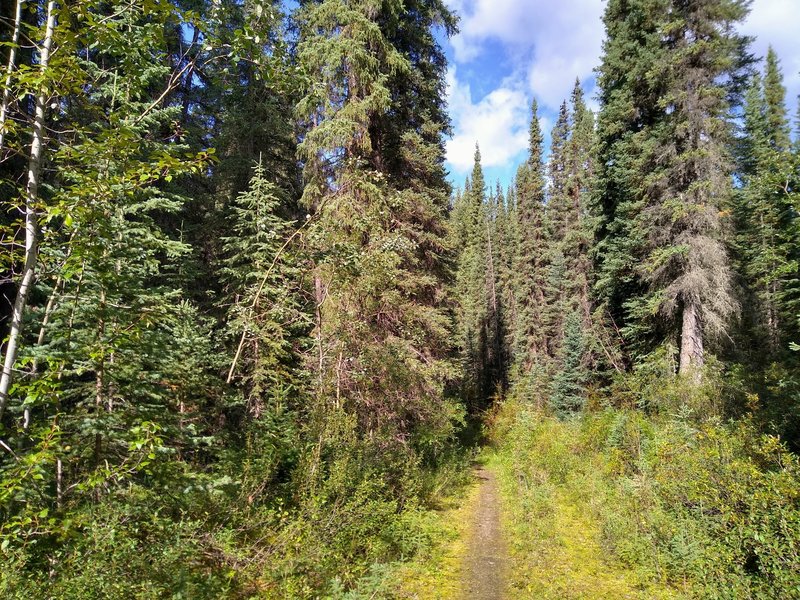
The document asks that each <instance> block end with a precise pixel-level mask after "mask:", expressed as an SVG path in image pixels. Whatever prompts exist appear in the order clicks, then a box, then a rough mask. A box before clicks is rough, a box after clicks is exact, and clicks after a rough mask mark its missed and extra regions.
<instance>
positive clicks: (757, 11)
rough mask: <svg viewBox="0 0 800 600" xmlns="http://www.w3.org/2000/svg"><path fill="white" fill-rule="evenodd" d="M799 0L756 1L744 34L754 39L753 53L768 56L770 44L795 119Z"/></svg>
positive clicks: (799, 60)
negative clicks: (781, 72)
mask: <svg viewBox="0 0 800 600" xmlns="http://www.w3.org/2000/svg"><path fill="white" fill-rule="evenodd" d="M798 16H800V4H798V0H755V1H754V2H753V5H752V9H751V11H750V15H749V17H748V18H747V21H746V22H745V23H744V25H743V26H742V32H743V33H746V34H748V35H752V36H755V38H756V39H755V42H754V43H753V51H754V52H755V54H756V55H757V56H766V54H767V48H768V46H769V45H770V44H771V45H772V47H773V48H775V52H777V53H778V57H779V58H780V59H781V67H782V70H783V75H784V82H785V84H786V88H787V91H788V94H787V102H788V105H789V112H790V113H791V114H792V115H793V114H794V109H795V107H796V106H797V104H796V103H797V95H798V94H800V36H799V35H798V29H797V21H798Z"/></svg>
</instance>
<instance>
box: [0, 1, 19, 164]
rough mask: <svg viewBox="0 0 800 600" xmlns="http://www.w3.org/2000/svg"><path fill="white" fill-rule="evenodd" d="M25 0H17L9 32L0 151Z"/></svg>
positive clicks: (0, 127) (1, 112) (2, 143)
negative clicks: (9, 41) (12, 24)
mask: <svg viewBox="0 0 800 600" xmlns="http://www.w3.org/2000/svg"><path fill="white" fill-rule="evenodd" d="M23 4H25V0H17V5H16V11H15V12H14V32H13V33H12V34H11V44H10V45H9V47H8V63H7V66H6V83H5V87H3V104H2V105H0V152H2V150H3V145H4V142H5V139H6V120H7V119H8V105H9V103H10V102H11V76H12V75H13V73H14V67H16V64H17V44H18V43H19V31H20V27H21V25H22V5H23Z"/></svg>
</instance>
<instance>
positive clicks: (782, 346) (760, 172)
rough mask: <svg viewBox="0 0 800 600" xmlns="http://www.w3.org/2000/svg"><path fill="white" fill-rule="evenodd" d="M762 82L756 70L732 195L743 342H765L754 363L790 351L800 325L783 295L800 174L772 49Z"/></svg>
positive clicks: (791, 259)
mask: <svg viewBox="0 0 800 600" xmlns="http://www.w3.org/2000/svg"><path fill="white" fill-rule="evenodd" d="M763 82H764V83H763V85H762V79H761V77H760V76H759V75H758V74H756V75H754V76H753V78H752V81H751V84H750V86H749V88H748V90H747V93H746V97H745V100H746V103H745V107H744V138H743V140H742V142H741V143H740V148H741V151H740V160H739V162H740V177H741V179H742V186H741V188H739V189H737V190H736V191H735V194H734V199H733V212H734V217H735V220H736V233H735V248H736V256H737V258H738V270H739V272H740V274H741V276H742V282H743V286H744V288H745V290H746V293H747V294H748V300H749V301H748V302H747V307H748V310H747V311H746V313H745V315H744V317H745V319H744V322H745V323H746V325H747V326H749V328H750V331H749V332H748V334H749V336H750V338H749V339H748V342H747V343H746V344H745V346H746V347H759V348H761V349H762V351H760V352H758V353H757V355H754V356H750V357H749V360H750V361H752V362H756V363H759V362H761V361H763V360H764V359H774V358H775V356H776V355H777V354H779V353H783V352H785V350H786V345H787V337H788V339H792V337H793V335H792V334H793V332H794V331H796V330H795V326H796V320H795V319H794V318H793V316H792V315H791V310H787V309H788V306H787V305H786V303H785V300H786V299H787V298H788V296H787V294H789V295H791V293H790V292H788V290H789V289H790V288H791V286H792V282H793V281H795V279H796V277H795V275H796V270H797V260H796V252H795V250H794V239H795V238H794V235H795V234H794V230H795V228H796V225H795V221H796V217H795V212H794V210H793V208H792V206H793V202H794V200H793V198H794V197H795V196H796V189H797V185H798V176H797V172H796V170H795V166H794V165H796V159H795V158H794V157H793V155H792V154H791V152H790V151H789V137H788V131H789V123H788V119H787V118H786V107H785V103H784V92H783V84H782V76H781V73H780V70H779V68H778V66H777V57H776V56H775V54H774V52H773V51H770V53H769V54H768V57H767V63H766V67H765V76H764V80H763ZM767 82H769V83H767ZM763 348H767V349H768V352H766V353H765V352H763Z"/></svg>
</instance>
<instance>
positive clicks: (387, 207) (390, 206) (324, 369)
mask: <svg viewBox="0 0 800 600" xmlns="http://www.w3.org/2000/svg"><path fill="white" fill-rule="evenodd" d="M421 6H424V9H425V10H423V11H422V12H423V13H424V14H425V15H426V16H425V17H424V18H423V19H422V23H423V24H424V26H425V28H424V30H423V31H415V29H414V27H416V26H417V25H418V24H419V23H418V22H417V17H418V16H419V14H418V13H413V14H412V13H410V12H408V11H406V10H405V9H404V8H403V7H401V6H399V5H394V4H387V5H382V6H380V7H376V6H375V4H374V3H373V2H370V1H366V0H364V1H362V0H359V1H357V2H352V3H348V4H346V5H344V4H342V3H341V2H338V1H337V0H324V1H322V2H320V3H313V4H312V3H309V4H306V5H304V6H303V8H302V12H301V14H300V18H299V22H300V32H301V40H300V43H299V46H298V57H299V61H300V64H301V65H302V67H303V68H304V69H305V71H306V72H307V73H308V77H309V84H310V85H309V86H308V87H307V88H306V90H305V96H304V97H303V99H302V100H301V102H300V103H299V105H298V113H299V115H300V116H301V119H302V121H303V123H304V125H305V134H304V139H303V142H302V144H301V146H300V152H301V156H302V158H303V159H304V161H305V179H306V186H305V192H304V201H305V203H306V204H307V205H308V206H309V208H310V210H311V211H312V212H313V213H314V214H316V215H318V219H319V220H318V223H316V224H315V225H314V226H313V230H312V234H311V235H312V237H311V241H312V243H313V248H314V249H315V252H316V258H315V265H314V268H313V273H314V287H315V296H316V297H315V302H316V319H315V320H316V322H315V332H314V336H315V338H316V344H315V345H316V347H315V349H314V354H313V357H309V358H310V359H311V360H310V362H311V366H312V369H313V371H314V374H315V377H316V379H317V384H316V387H317V390H316V392H317V399H318V402H317V407H316V409H315V410H316V414H317V417H316V419H317V422H318V423H319V425H318V427H319V428H320V429H319V433H318V435H319V436H320V440H322V441H321V442H320V443H323V444H326V447H327V444H333V445H334V446H335V445H336V444H337V442H336V441H335V440H336V436H338V435H345V434H344V433H341V432H342V431H344V430H347V429H348V428H350V427H351V425H347V423H355V430H354V434H355V435H357V438H358V439H360V440H362V443H364V444H366V445H367V447H369V446H370V440H372V442H371V443H372V444H379V443H380V444H386V445H388V446H387V450H388V449H393V450H394V451H396V452H400V453H409V452H411V451H412V445H411V444H412V442H413V441H414V439H415V437H414V436H415V433H416V432H418V431H421V430H423V429H424V430H426V431H441V430H442V429H443V428H446V427H447V426H448V414H449V413H448V411H447V410H444V408H443V404H442V402H443V401H442V385H443V378H444V375H445V373H446V372H447V370H446V365H445V363H444V362H443V358H444V352H445V351H446V350H447V346H448V344H447V335H448V330H447V321H446V318H445V315H444V313H443V311H442V309H441V308H440V306H441V305H440V304H439V301H440V294H441V289H442V285H441V280H440V279H439V277H438V275H437V273H438V272H440V266H439V262H440V261H441V260H443V254H442V251H441V249H442V248H444V246H443V243H444V227H443V223H442V219H443V216H444V210H445V208H446V202H447V194H446V193H444V191H445V190H446V185H445V184H444V182H443V180H442V179H437V178H438V177H439V176H440V175H441V174H443V167H442V164H443V155H442V151H441V148H442V145H441V140H440V138H439V136H440V135H441V132H442V131H443V127H444V125H445V124H444V123H442V122H437V121H436V117H437V115H436V114H435V113H429V114H431V119H432V120H431V121H430V122H429V123H428V124H427V125H425V126H422V129H423V130H424V131H426V134H425V136H427V137H425V136H422V137H420V135H419V134H418V133H416V134H415V124H414V123H411V122H409V121H408V119H405V118H399V120H398V121H397V122H395V123H394V125H393V127H392V130H391V131H390V132H389V133H387V131H389V130H388V128H387V123H388V121H389V119H390V114H391V111H392V110H393V108H392V107H393V106H394V104H393V102H392V99H393V97H394V96H395V94H398V95H399V94H401V90H400V89H399V87H398V88H395V84H396V83H397V82H401V81H404V80H405V78H409V77H411V78H413V77H417V76H420V72H419V69H421V68H422V67H421V66H420V65H417V64H416V63H415V61H416V60H417V57H418V55H417V54H416V53H415V51H416V50H422V51H423V56H427V55H426V54H425V51H424V48H420V47H418V46H416V45H415V46H413V47H408V48H407V47H405V46H404V45H403V44H402V43H401V41H398V40H401V38H402V35H401V32H403V31H406V32H408V33H409V34H412V33H413V34H414V35H419V34H421V35H422V37H423V38H424V39H425V41H426V43H427V48H428V52H431V51H435V52H439V50H438V45H437V44H436V43H435V42H434V41H433V40H432V38H431V37H430V35H429V34H430V28H431V27H432V26H433V20H434V19H439V20H444V21H448V20H449V18H450V17H449V13H448V12H447V11H446V9H444V8H442V7H438V8H437V6H438V5H434V4H433V3H431V4H424V5H422V4H421ZM437 15H438V16H437ZM345 25H346V26H345ZM411 57H414V58H411ZM443 76H444V73H443V66H437V67H436V68H433V69H432V70H430V71H428V72H427V73H426V77H428V78H430V79H426V82H425V85H426V86H428V89H434V90H436V89H440V88H441V86H442V85H443V79H442V78H443ZM398 85H399V84H398ZM428 100H429V101H431V102H433V100H431V98H430V96H428ZM438 101H439V100H436V102H438ZM434 106H435V104H434ZM415 115H416V113H415ZM401 141H402V142H403V143H401ZM404 143H408V144H409V145H408V146H404ZM393 148H394V149H395V150H398V149H403V148H410V152H409V153H405V152H400V153H394V152H392V149H393ZM401 173H404V174H406V175H408V174H410V175H411V176H410V177H406V178H405V179H404V180H403V181H405V182H406V183H403V182H402V181H401V179H400V174H401ZM342 428H344V430H343V429H342ZM326 431H331V432H333V431H339V432H340V433H338V434H336V435H334V437H333V438H331V437H329V435H328V434H327V433H325V432H326ZM378 434H379V435H378ZM376 436H377V437H376ZM347 437H348V439H350V438H351V437H352V436H350V435H348V436H347ZM340 443H343V442H341V441H340ZM315 456H317V458H314V457H309V459H310V460H318V457H319V455H315ZM341 458H342V460H345V458H344V457H341ZM390 458H391V457H390V454H387V453H386V452H384V454H383V459H382V460H383V461H384V464H387V463H388V461H389V460H390ZM314 464H316V463H314ZM315 469H316V467H315V466H314V465H312V466H311V467H310V471H309V472H311V471H314V470H315Z"/></svg>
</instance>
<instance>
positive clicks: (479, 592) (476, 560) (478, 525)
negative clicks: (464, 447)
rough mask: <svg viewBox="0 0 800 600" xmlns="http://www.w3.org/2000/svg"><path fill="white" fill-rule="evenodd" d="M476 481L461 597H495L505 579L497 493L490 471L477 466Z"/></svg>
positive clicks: (490, 599)
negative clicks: (476, 488) (475, 494)
mask: <svg viewBox="0 0 800 600" xmlns="http://www.w3.org/2000/svg"><path fill="white" fill-rule="evenodd" d="M475 477H476V478H477V479H478V480H479V482H480V488H479V490H478V499H477V502H476V509H475V513H474V516H473V517H472V519H473V522H472V524H471V527H470V533H469V538H468V540H467V554H466V556H465V557H464V564H463V590H464V598H466V599H468V600H499V599H501V598H503V596H504V594H503V590H504V588H505V583H506V577H505V575H506V565H507V559H506V548H505V544H504V543H503V537H502V534H501V531H500V494H499V492H498V489H497V481H496V480H495V476H494V473H492V471H490V470H487V469H484V468H478V469H476V470H475Z"/></svg>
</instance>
